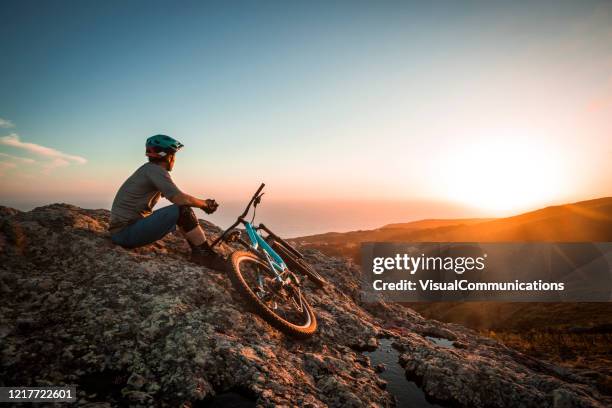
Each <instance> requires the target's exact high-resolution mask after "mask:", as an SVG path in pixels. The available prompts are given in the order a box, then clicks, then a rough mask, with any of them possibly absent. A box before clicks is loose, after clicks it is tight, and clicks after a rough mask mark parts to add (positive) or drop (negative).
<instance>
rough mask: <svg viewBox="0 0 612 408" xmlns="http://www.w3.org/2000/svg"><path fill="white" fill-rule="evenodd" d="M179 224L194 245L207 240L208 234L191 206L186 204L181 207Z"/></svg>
mask: <svg viewBox="0 0 612 408" xmlns="http://www.w3.org/2000/svg"><path fill="white" fill-rule="evenodd" d="M177 225H178V226H179V228H180V230H181V232H182V233H183V234H184V235H185V238H187V241H189V243H190V244H191V245H192V246H200V245H202V244H203V243H205V242H206V234H205V233H204V230H203V229H202V227H201V226H200V223H199V222H198V218H197V217H196V215H195V213H194V212H193V209H192V208H191V207H188V206H186V205H183V206H180V207H179V217H178V221H177Z"/></svg>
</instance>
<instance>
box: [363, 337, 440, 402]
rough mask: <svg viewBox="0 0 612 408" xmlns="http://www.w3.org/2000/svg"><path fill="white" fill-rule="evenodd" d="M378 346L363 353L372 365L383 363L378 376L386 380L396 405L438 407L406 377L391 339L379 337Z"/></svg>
mask: <svg viewBox="0 0 612 408" xmlns="http://www.w3.org/2000/svg"><path fill="white" fill-rule="evenodd" d="M379 343H380V345H379V347H378V348H377V349H376V350H374V351H369V352H368V351H366V352H364V353H363V354H364V355H366V356H368V357H370V363H371V364H372V367H375V366H376V365H378V364H380V363H383V364H384V365H385V371H383V372H382V373H379V374H378V375H379V377H380V378H382V379H383V380H385V381H387V391H389V393H390V394H391V395H393V396H395V399H396V400H397V406H398V407H414V408H429V407H440V405H437V404H433V403H431V402H429V401H427V399H425V393H424V392H423V391H422V390H421V389H420V388H419V387H418V386H417V385H416V384H415V383H414V382H412V381H409V380H408V379H407V378H406V371H405V370H404V369H403V368H402V366H400V364H399V356H400V353H399V352H398V351H397V350H395V349H394V348H393V347H391V343H393V340H391V339H380V340H379Z"/></svg>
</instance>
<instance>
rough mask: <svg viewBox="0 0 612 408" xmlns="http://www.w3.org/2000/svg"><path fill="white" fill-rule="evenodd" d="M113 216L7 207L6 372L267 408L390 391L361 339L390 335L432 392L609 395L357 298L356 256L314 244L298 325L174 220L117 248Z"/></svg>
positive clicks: (0, 309)
mask: <svg viewBox="0 0 612 408" xmlns="http://www.w3.org/2000/svg"><path fill="white" fill-rule="evenodd" d="M108 219H109V212H108V211H106V210H84V209H80V208H78V207H74V206H71V205H66V204H55V205H49V206H45V207H40V208H37V209H35V210H32V211H30V212H18V211H16V210H12V209H8V208H5V207H0V297H1V299H2V300H1V302H0V385H14V386H17V385H60V384H76V385H77V387H78V390H79V391H80V392H79V400H80V402H81V404H82V405H86V406H87V405H88V406H90V407H96V406H97V407H103V406H106V407H109V406H127V405H131V406H181V405H182V406H193V407H197V406H206V405H207V404H210V403H212V401H215V400H214V398H213V397H215V395H217V398H220V397H219V396H218V395H222V396H224V397H228V396H229V397H228V398H233V397H232V396H235V397H236V398H238V399H242V400H246V401H251V403H252V404H255V403H256V404H257V405H259V406H270V407H271V406H295V405H299V406H310V407H319V406H332V407H334V406H344V407H362V406H392V405H394V399H393V397H392V396H391V395H389V393H388V392H387V391H386V390H385V384H384V381H382V380H381V379H380V378H379V377H378V374H377V368H376V367H374V366H373V365H372V364H371V363H370V361H369V359H368V357H365V356H364V355H363V354H362V353H361V350H364V349H368V348H371V347H376V345H377V344H378V341H377V339H379V338H392V339H393V341H394V346H395V347H396V348H397V349H398V350H400V351H401V355H400V363H401V364H402V366H403V367H405V369H406V374H407V377H408V378H410V379H412V380H414V381H416V382H417V383H418V384H421V386H422V388H423V390H424V392H425V393H426V395H427V396H428V397H429V398H431V399H434V400H436V401H439V402H443V403H447V404H449V405H456V406H465V407H485V406H491V407H502V406H533V407H546V406H555V407H566V406H569V407H574V406H576V407H581V406H585V407H586V406H595V407H599V406H602V407H603V406H610V405H611V404H612V401H611V400H610V398H609V397H608V396H604V395H601V394H600V393H599V392H598V390H597V389H596V388H595V386H594V385H593V383H592V380H591V379H590V378H589V377H588V376H582V375H581V374H580V372H577V371H571V370H568V369H563V368H560V367H557V366H554V365H551V364H547V363H544V362H542V361H538V360H535V359H532V358H529V357H527V356H525V355H523V354H521V353H518V352H516V351H514V350H511V349H508V348H506V347H504V346H503V345H500V344H498V343H497V342H495V341H493V340H490V339H487V338H483V337H479V336H478V335H477V334H475V333H474V332H472V331H470V330H468V329H465V328H463V327H461V326H458V325H452V324H444V323H440V322H437V321H432V320H427V319H424V318H423V317H421V316H420V315H419V314H417V313H415V312H414V311H412V310H411V309H407V308H405V307H402V306H400V305H396V304H385V303H381V302H378V303H362V302H361V301H360V287H359V285H360V280H359V277H360V273H361V272H360V270H359V268H357V267H356V266H354V265H352V264H351V263H350V262H348V261H346V260H341V259H336V258H329V257H326V256H324V255H322V254H321V253H320V252H317V251H306V255H307V257H308V259H309V261H310V262H311V263H312V264H313V265H314V266H315V268H317V269H318V270H319V272H320V273H321V274H323V275H324V276H325V278H326V279H328V280H329V281H330V282H331V283H332V284H333V287H331V288H329V289H326V290H324V291H317V290H314V288H313V287H310V286H307V287H306V292H307V296H308V299H310V301H311V304H312V305H313V306H314V309H315V311H316V313H317V316H318V321H319V332H318V333H317V335H315V336H314V337H313V338H311V339H309V340H306V341H298V340H293V339H291V338H288V337H286V336H284V335H283V334H281V333H279V332H278V331H276V330H274V329H272V328H271V327H270V326H268V325H267V324H266V323H265V322H264V321H263V320H262V319H261V318H259V317H258V316H257V315H254V314H252V313H250V312H249V311H248V310H247V309H246V308H245V306H244V305H245V304H244V302H243V301H242V300H241V299H240V298H239V296H238V294H237V292H235V291H234V289H233V288H232V286H231V284H230V281H229V279H228V278H227V277H226V276H225V275H224V274H223V273H220V272H216V271H212V270H208V269H205V268H202V267H199V266H197V265H194V264H191V263H190V262H188V261H187V256H188V253H189V250H188V246H187V245H186V243H185V242H184V240H183V239H182V238H181V237H180V236H179V235H175V234H172V235H169V236H167V237H166V238H165V239H164V240H163V241H160V242H158V243H156V244H153V245H150V246H148V247H144V248H140V249H136V250H125V249H122V248H119V247H116V246H114V245H112V244H111V242H110V240H109V238H108V235H107V233H106V227H107V223H108ZM206 228H207V230H208V231H210V232H215V231H217V230H216V229H215V227H214V226H212V225H210V224H206ZM426 336H435V337H442V338H445V339H448V340H451V341H453V342H454V346H455V347H454V348H449V347H441V346H439V345H437V344H435V343H433V342H432V341H430V340H429V339H427V338H426ZM378 371H380V368H379V369H378ZM103 402H104V403H103ZM218 403H221V402H220V401H218Z"/></svg>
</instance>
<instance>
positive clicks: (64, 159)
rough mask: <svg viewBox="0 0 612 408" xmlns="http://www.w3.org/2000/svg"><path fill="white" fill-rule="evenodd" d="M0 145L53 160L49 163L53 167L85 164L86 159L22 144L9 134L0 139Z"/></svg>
mask: <svg viewBox="0 0 612 408" xmlns="http://www.w3.org/2000/svg"><path fill="white" fill-rule="evenodd" d="M0 144H2V145H5V146H11V147H15V148H17V149H23V150H26V151H28V152H30V153H34V154H37V155H39V156H43V157H47V158H50V159H53V160H52V162H51V166H53V167H61V166H67V165H68V164H71V163H77V164H85V163H87V159H85V158H83V157H81V156H75V155H71V154H67V153H64V152H60V151H59V150H56V149H53V148H51V147H46V146H41V145H38V144H36V143H28V142H22V141H21V140H20V139H19V135H18V134H17V133H11V134H10V135H8V136H2V137H0ZM54 164H55V165H54Z"/></svg>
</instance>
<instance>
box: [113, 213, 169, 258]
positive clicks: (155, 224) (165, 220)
mask: <svg viewBox="0 0 612 408" xmlns="http://www.w3.org/2000/svg"><path fill="white" fill-rule="evenodd" d="M178 219H179V206H178V205H170V206H167V207H163V208H160V209H159V210H155V211H153V213H152V214H151V215H149V216H148V217H145V218H143V219H141V220H138V221H136V222H135V223H133V224H131V225H128V226H127V227H125V228H124V229H122V230H121V231H119V232H117V233H115V234H113V235H112V237H111V239H112V240H113V242H114V243H115V244H117V245H121V246H122V247H125V248H137V247H141V246H144V245H148V244H150V243H152V242H155V241H157V240H160V239H162V238H163V237H164V236H166V234H168V233H169V232H172V231H174V230H175V229H176V223H177V221H178Z"/></svg>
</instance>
